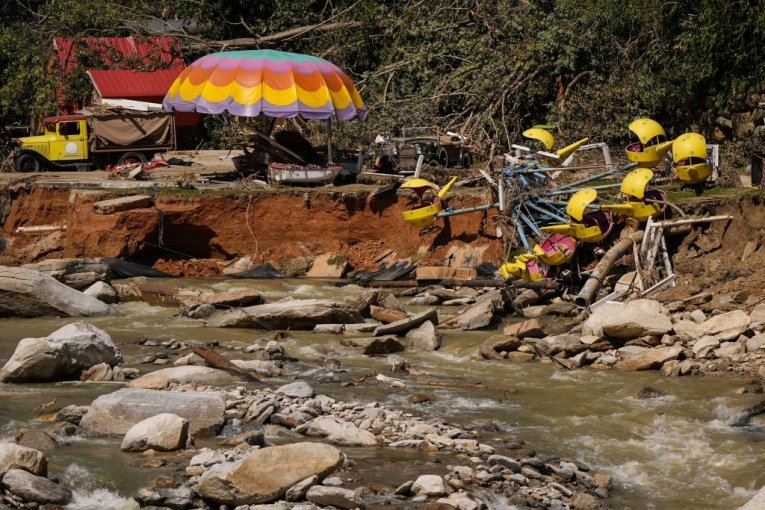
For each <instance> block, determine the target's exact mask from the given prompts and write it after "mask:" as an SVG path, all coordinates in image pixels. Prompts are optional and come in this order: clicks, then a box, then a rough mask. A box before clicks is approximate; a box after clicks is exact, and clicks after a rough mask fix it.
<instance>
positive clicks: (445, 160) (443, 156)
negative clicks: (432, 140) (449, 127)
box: [438, 147, 449, 168]
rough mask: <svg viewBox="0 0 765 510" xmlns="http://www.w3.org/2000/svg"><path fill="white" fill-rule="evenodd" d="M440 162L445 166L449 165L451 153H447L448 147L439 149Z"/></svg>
mask: <svg viewBox="0 0 765 510" xmlns="http://www.w3.org/2000/svg"><path fill="white" fill-rule="evenodd" d="M438 163H439V164H440V165H441V166H442V167H444V168H446V167H448V166H449V154H447V153H446V149H445V148H443V147H441V148H439V149H438Z"/></svg>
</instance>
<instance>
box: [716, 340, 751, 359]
mask: <svg viewBox="0 0 765 510" xmlns="http://www.w3.org/2000/svg"><path fill="white" fill-rule="evenodd" d="M745 352H746V347H745V345H744V343H743V342H740V341H739V342H723V343H722V344H720V347H718V348H717V349H715V356H717V357H718V358H735V357H737V356H741V355H743V354H744V353H745Z"/></svg>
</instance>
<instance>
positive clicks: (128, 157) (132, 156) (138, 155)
mask: <svg viewBox="0 0 765 510" xmlns="http://www.w3.org/2000/svg"><path fill="white" fill-rule="evenodd" d="M126 163H141V164H143V163H146V156H145V155H144V154H143V153H142V152H126V153H124V154H123V155H122V156H120V159H118V160H117V164H118V165H124V164H126Z"/></svg>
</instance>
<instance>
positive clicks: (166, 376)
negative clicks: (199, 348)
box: [130, 365, 240, 390]
mask: <svg viewBox="0 0 765 510" xmlns="http://www.w3.org/2000/svg"><path fill="white" fill-rule="evenodd" d="M239 381H240V379H239V378H238V377H236V376H234V375H231V374H229V373H228V372H226V371H224V370H219V369H217V368H209V367H203V366H196V365H181V366H177V367H168V368H162V369H160V370H156V371H154V372H149V373H148V374H145V375H142V376H141V377H139V378H138V379H135V380H133V381H131V382H130V387H131V388H143V389H146V390H163V389H165V388H167V387H168V386H170V385H171V384H189V383H192V382H197V383H199V384H204V385H206V386H225V385H228V384H236V383H238V382H239Z"/></svg>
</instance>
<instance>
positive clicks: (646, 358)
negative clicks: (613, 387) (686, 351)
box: [601, 345, 683, 371]
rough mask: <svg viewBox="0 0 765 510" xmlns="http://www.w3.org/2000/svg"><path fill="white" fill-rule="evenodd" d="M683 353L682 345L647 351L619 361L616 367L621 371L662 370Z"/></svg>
mask: <svg viewBox="0 0 765 510" xmlns="http://www.w3.org/2000/svg"><path fill="white" fill-rule="evenodd" d="M681 352H683V347H682V346H680V345H675V346H672V347H656V348H654V349H646V350H645V351H643V352H641V353H639V354H633V355H632V356H628V357H626V358H624V359H623V360H620V361H618V362H617V363H616V365H615V366H616V368H618V369H619V370H627V371H633V370H650V369H652V368H661V366H662V365H663V364H664V363H666V362H667V361H670V360H673V359H677V357H678V356H679V355H680V353H681ZM601 359H603V358H601Z"/></svg>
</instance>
